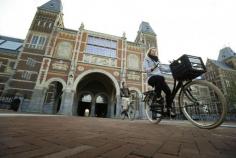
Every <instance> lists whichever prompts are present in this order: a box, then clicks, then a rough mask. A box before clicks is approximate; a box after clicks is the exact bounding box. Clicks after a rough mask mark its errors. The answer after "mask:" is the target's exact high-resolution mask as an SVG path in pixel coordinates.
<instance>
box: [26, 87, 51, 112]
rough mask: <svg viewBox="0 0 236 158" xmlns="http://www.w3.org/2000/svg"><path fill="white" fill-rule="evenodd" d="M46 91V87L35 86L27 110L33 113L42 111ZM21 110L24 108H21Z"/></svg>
mask: <svg viewBox="0 0 236 158" xmlns="http://www.w3.org/2000/svg"><path fill="white" fill-rule="evenodd" d="M46 92H47V89H46V88H44V87H36V88H35V89H34V92H33V95H32V97H31V101H30V105H29V107H28V109H27V112H34V113H42V112H43V103H44V99H45V95H46ZM22 111H24V110H23V109H22Z"/></svg>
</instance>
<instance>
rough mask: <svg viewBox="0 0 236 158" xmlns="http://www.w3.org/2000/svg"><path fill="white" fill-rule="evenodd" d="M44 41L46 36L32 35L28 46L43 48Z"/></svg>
mask: <svg viewBox="0 0 236 158" xmlns="http://www.w3.org/2000/svg"><path fill="white" fill-rule="evenodd" d="M45 41H46V37H44V36H39V35H33V37H32V39H31V42H30V45H29V47H30V48H35V49H43V47H44V44H45Z"/></svg>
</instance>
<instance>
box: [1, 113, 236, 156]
mask: <svg viewBox="0 0 236 158" xmlns="http://www.w3.org/2000/svg"><path fill="white" fill-rule="evenodd" d="M235 156H236V128H226V127H219V128H216V129H213V130H203V129H199V128H197V127H194V126H193V125H191V124H188V123H179V122H178V121H172V122H168V121H163V122H161V123H160V124H159V125H155V124H151V123H149V122H148V121H146V120H134V121H129V120H119V119H106V118H93V117H69V116H53V117H52V116H44V117H41V116H4V117H0V157H7V158H30V157H44V158H64V157H69V158H94V157H96V158H149V157H153V158H179V157H181V158H211V157H212V158H213V157H214V158H221V157H222V158H235Z"/></svg>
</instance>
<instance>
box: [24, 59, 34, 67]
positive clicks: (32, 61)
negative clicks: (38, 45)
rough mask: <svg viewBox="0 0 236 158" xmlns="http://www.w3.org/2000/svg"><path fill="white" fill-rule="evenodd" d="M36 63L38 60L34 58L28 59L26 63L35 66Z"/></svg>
mask: <svg viewBox="0 0 236 158" xmlns="http://www.w3.org/2000/svg"><path fill="white" fill-rule="evenodd" d="M35 64H36V60H34V59H32V58H28V59H27V61H26V65H28V66H31V67H34V66H35Z"/></svg>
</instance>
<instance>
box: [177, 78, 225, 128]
mask: <svg viewBox="0 0 236 158" xmlns="http://www.w3.org/2000/svg"><path fill="white" fill-rule="evenodd" d="M179 103H180V105H181V109H182V112H183V113H184V115H185V117H186V118H187V119H188V120H189V121H190V122H191V123H192V124H194V125H195V126H197V127H199V128H204V129H212V128H216V127H218V126H219V125H221V124H222V123H223V121H224V118H225V115H226V112H227V104H226V99H225V97H224V95H223V93H222V92H221V91H220V89H219V88H217V87H216V86H215V85H214V84H212V83H210V82H208V81H206V80H194V81H192V82H190V83H188V84H186V85H185V86H184V88H183V89H182V90H181V92H180V96H179Z"/></svg>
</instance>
